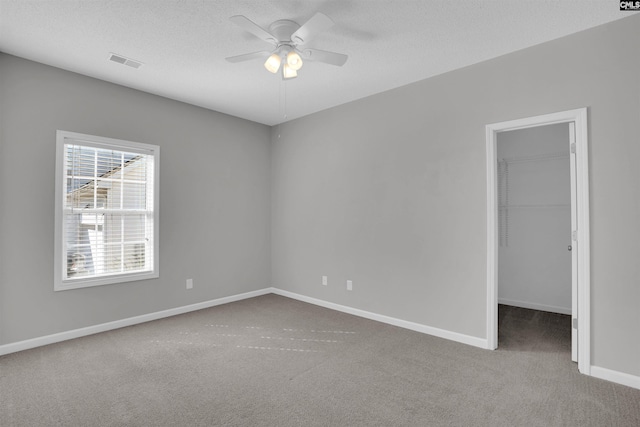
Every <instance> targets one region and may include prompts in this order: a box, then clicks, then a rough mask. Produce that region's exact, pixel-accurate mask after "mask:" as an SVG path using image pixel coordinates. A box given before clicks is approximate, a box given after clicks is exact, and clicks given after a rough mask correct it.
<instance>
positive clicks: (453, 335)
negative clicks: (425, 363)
mask: <svg viewBox="0 0 640 427" xmlns="http://www.w3.org/2000/svg"><path fill="white" fill-rule="evenodd" d="M271 292H273V293H274V294H276V295H281V296H284V297H288V298H293V299H296V300H298V301H303V302H307V303H309V304H314V305H318V306H320V307H324V308H329V309H331V310H336V311H341V312H343V313H347V314H353V315H354V316H358V317H364V318H365V319H370V320H375V321H378V322H382V323H387V324H389V325H393V326H399V327H401V328H405V329H410V330H412V331H416V332H422V333H424V334H427V335H433V336H436V337H439V338H444V339H448V340H451V341H456V342H459V343H463V344H468V345H472V346H474V347H480V348H487V340H486V339H485V338H477V337H472V336H470V335H465V334H460V333H457V332H451V331H447V330H444V329H439V328H434V327H432V326H427V325H422V324H420V323H414V322H409V321H406V320H401V319H396V318H395V317H389V316H384V315H382V314H376V313H371V312H369V311H364V310H360V309H357V308H352V307H347V306H344V305H340V304H335V303H332V302H328V301H323V300H319V299H316V298H311V297H308V296H305V295H300V294H296V293H294V292H289V291H284V290H282V289H278V288H271Z"/></svg>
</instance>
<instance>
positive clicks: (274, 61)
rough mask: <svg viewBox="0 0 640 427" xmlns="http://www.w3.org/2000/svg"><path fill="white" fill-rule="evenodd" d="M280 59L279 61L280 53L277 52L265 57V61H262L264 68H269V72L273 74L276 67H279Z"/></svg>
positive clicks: (276, 69) (276, 70)
mask: <svg viewBox="0 0 640 427" xmlns="http://www.w3.org/2000/svg"><path fill="white" fill-rule="evenodd" d="M280 61H281V59H280V55H278V54H277V53H274V54H273V55H271V56H270V57H269V58H267V60H266V62H265V63H264V68H266V69H267V70H269V72H271V73H273V74H275V73H277V72H278V69H279V68H280Z"/></svg>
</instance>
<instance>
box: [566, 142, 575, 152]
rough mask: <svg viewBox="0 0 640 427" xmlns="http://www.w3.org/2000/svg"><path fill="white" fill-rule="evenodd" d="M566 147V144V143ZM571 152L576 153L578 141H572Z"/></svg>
mask: <svg viewBox="0 0 640 427" xmlns="http://www.w3.org/2000/svg"><path fill="white" fill-rule="evenodd" d="M565 147H566V145H565ZM571 154H576V143H575V142H572V143H571Z"/></svg>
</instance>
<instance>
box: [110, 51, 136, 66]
mask: <svg viewBox="0 0 640 427" xmlns="http://www.w3.org/2000/svg"><path fill="white" fill-rule="evenodd" d="M109 60H110V61H113V62H117V63H118V64H124V65H128V66H129V67H132V68H140V67H142V62H138V61H134V60H133V59H129V58H125V57H124V56H122V55H118V54H115V53H111V54H110V55H109Z"/></svg>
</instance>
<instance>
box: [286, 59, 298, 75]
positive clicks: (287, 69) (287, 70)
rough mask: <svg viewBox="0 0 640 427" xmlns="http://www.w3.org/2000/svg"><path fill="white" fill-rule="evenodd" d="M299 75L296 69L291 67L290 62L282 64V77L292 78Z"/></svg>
mask: <svg viewBox="0 0 640 427" xmlns="http://www.w3.org/2000/svg"><path fill="white" fill-rule="evenodd" d="M297 76H298V73H297V72H296V70H294V69H293V68H291V67H290V66H289V64H287V63H286V62H285V63H284V65H283V66H282V78H285V79H292V78H294V77H297Z"/></svg>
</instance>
